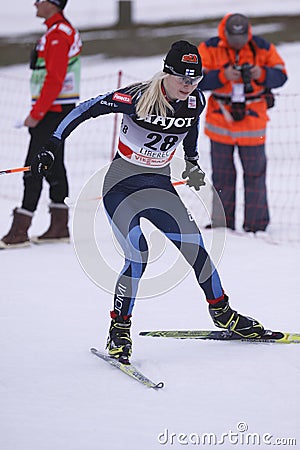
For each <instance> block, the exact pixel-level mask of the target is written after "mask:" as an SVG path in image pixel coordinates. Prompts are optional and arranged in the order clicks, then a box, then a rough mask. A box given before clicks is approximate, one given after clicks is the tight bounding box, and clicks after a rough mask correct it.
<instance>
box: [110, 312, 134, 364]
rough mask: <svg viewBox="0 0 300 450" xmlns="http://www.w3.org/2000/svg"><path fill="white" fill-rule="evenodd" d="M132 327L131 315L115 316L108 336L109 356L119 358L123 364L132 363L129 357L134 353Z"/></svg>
mask: <svg viewBox="0 0 300 450" xmlns="http://www.w3.org/2000/svg"><path fill="white" fill-rule="evenodd" d="M130 327H131V321H130V317H128V318H124V317H123V316H116V317H113V318H112V321H111V324H110V328H109V335H108V338H107V344H106V348H107V349H108V354H109V356H111V357H112V358H115V359H118V360H119V361H120V362H121V363H123V364H130V362H129V357H130V356H131V353H132V340H131V337H130Z"/></svg>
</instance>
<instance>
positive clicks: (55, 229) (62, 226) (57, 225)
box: [31, 203, 70, 244]
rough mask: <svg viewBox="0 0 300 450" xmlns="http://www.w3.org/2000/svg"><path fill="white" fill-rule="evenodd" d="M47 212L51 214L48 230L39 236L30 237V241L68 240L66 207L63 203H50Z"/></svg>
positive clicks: (42, 242)
mask: <svg viewBox="0 0 300 450" xmlns="http://www.w3.org/2000/svg"><path fill="white" fill-rule="evenodd" d="M49 212H50V214H51V223H50V226H49V228H48V230H47V231H46V232H45V233H44V234H42V235H41V236H34V237H32V238H31V241H32V242H34V243H35V244H45V243H53V242H70V234H69V229H68V220H69V209H68V207H67V206H66V205H64V204H63V203H51V204H50V206H49Z"/></svg>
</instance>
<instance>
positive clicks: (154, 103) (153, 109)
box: [129, 72, 174, 118]
mask: <svg viewBox="0 0 300 450" xmlns="http://www.w3.org/2000/svg"><path fill="white" fill-rule="evenodd" d="M168 76H169V74H167V73H165V72H158V73H157V74H155V75H154V76H153V77H152V78H151V80H149V81H145V82H142V83H137V84H134V85H132V86H129V92H130V93H131V94H132V96H133V97H136V98H138V97H139V99H138V101H137V104H136V113H137V116H138V117H141V118H145V117H147V116H150V115H153V114H155V115H156V116H161V117H166V116H167V115H168V112H169V113H170V111H171V112H172V113H173V112H174V108H173V107H172V106H171V105H170V103H169V102H168V100H167V98H166V96H165V95H164V93H163V90H162V82H163V80H164V79H165V78H166V77H168Z"/></svg>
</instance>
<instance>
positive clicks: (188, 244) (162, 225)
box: [145, 184, 264, 338]
mask: <svg viewBox="0 0 300 450" xmlns="http://www.w3.org/2000/svg"><path fill="white" fill-rule="evenodd" d="M155 203H156V205H157V206H156V207H155V208H151V209H150V208H149V209H147V210H146V212H145V217H146V218H148V219H149V220H150V221H151V222H152V223H153V224H154V225H155V226H156V227H157V228H158V229H159V230H161V231H162V232H163V233H164V234H165V235H166V237H167V238H168V239H169V240H170V241H171V242H173V244H174V245H175V246H176V247H177V248H178V249H179V251H180V252H181V253H182V255H183V256H184V258H185V259H186V260H187V262H188V263H189V264H190V265H191V266H192V268H193V270H194V273H195V275H196V278H197V281H198V283H199V286H200V287H201V288H202V290H203V291H204V294H205V297H206V301H207V302H208V304H209V313H210V315H211V317H212V319H213V322H214V324H215V325H216V326H218V327H221V328H226V329H229V330H230V331H232V332H234V333H237V334H239V335H241V336H244V337H249V338H258V337H260V336H262V334H263V332H264V329H263V326H262V325H261V324H260V323H259V322H258V321H257V320H255V319H252V318H249V317H246V316H243V315H241V314H239V313H238V312H236V311H234V310H232V309H231V307H230V305H229V299H228V296H227V295H226V294H225V293H224V290H223V288H222V285H221V281H220V277H219V274H218V272H217V270H216V268H215V267H214V265H213V263H212V261H211V259H210V257H209V255H208V253H207V251H206V250H205V247H204V244H203V240H202V237H201V233H200V231H199V229H198V227H197V225H196V223H195V222H194V221H193V220H192V218H191V215H190V214H188V212H187V210H186V208H185V206H184V204H183V203H182V201H181V199H180V198H179V196H178V194H177V192H176V191H175V190H174V188H173V186H172V185H171V184H170V187H169V192H168V193H167V194H166V192H165V191H161V192H160V193H159V197H158V198H157V201H156V202H155ZM164 205H165V206H164Z"/></svg>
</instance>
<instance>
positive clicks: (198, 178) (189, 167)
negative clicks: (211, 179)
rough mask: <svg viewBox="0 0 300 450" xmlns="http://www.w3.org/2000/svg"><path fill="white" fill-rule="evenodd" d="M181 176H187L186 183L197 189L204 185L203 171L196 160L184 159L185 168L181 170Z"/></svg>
mask: <svg viewBox="0 0 300 450" xmlns="http://www.w3.org/2000/svg"><path fill="white" fill-rule="evenodd" d="M181 176H182V178H187V183H186V184H187V185H188V186H189V187H194V188H195V189H196V191H199V189H200V187H201V186H205V181H204V177H205V173H204V172H203V170H202V169H201V167H200V166H199V165H198V163H197V161H186V162H185V170H184V171H183V172H182V175H181Z"/></svg>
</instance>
